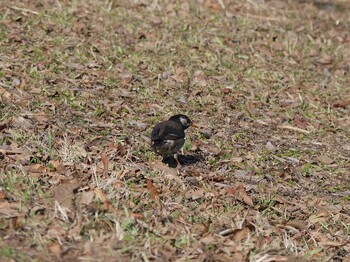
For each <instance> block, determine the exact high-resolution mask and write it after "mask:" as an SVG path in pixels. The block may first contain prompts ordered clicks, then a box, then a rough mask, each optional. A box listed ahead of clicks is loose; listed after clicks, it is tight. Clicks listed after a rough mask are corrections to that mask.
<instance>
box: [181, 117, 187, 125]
mask: <svg viewBox="0 0 350 262" xmlns="http://www.w3.org/2000/svg"><path fill="white" fill-rule="evenodd" d="M180 121H181V124H182V125H184V126H187V119H186V118H184V117H180Z"/></svg>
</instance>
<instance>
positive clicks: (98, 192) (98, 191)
mask: <svg viewBox="0 0 350 262" xmlns="http://www.w3.org/2000/svg"><path fill="white" fill-rule="evenodd" d="M95 193H96V196H97V197H98V198H100V199H101V201H102V203H103V204H104V206H105V209H109V208H110V207H111V202H110V201H109V200H108V198H107V197H106V196H105V194H104V193H103V192H102V190H101V189H100V188H95Z"/></svg>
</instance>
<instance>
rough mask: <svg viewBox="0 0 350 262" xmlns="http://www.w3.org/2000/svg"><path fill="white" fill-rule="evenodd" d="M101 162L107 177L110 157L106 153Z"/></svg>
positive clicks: (102, 155) (103, 154)
mask: <svg viewBox="0 0 350 262" xmlns="http://www.w3.org/2000/svg"><path fill="white" fill-rule="evenodd" d="M101 161H102V164H103V170H104V173H105V175H107V174H108V156H107V154H106V153H105V152H103V153H102V154H101Z"/></svg>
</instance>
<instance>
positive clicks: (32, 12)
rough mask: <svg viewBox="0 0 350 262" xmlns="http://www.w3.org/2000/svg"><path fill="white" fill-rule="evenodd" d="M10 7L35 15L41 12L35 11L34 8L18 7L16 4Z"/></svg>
mask: <svg viewBox="0 0 350 262" xmlns="http://www.w3.org/2000/svg"><path fill="white" fill-rule="evenodd" d="M9 8H11V9H13V10H17V11H22V12H27V13H31V14H33V15H39V12H36V11H33V10H29V9H27V8H21V7H16V6H10V7H9Z"/></svg>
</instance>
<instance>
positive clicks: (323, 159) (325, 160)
mask: <svg viewBox="0 0 350 262" xmlns="http://www.w3.org/2000/svg"><path fill="white" fill-rule="evenodd" d="M317 160H318V161H320V162H321V163H322V164H326V165H330V164H332V163H333V162H334V160H333V159H331V158H329V157H328V156H325V155H320V156H318V157H317Z"/></svg>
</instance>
